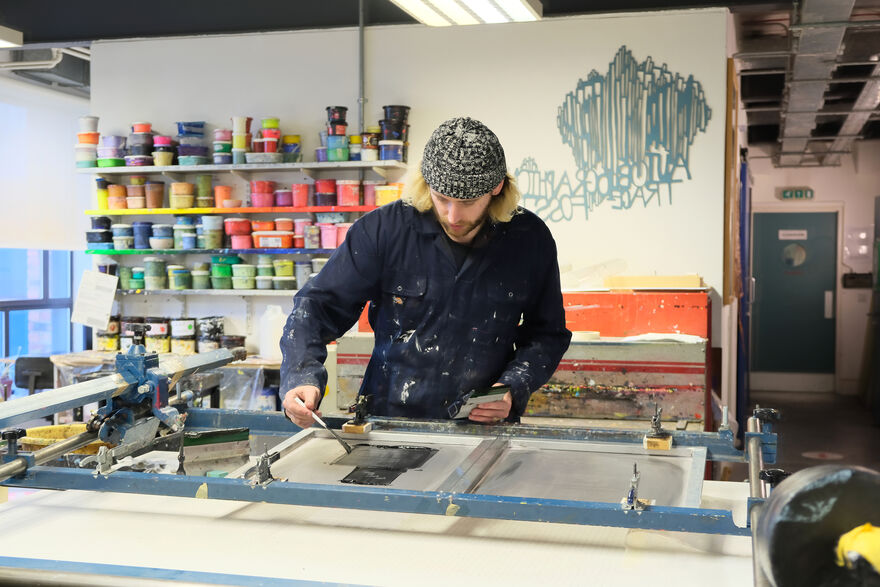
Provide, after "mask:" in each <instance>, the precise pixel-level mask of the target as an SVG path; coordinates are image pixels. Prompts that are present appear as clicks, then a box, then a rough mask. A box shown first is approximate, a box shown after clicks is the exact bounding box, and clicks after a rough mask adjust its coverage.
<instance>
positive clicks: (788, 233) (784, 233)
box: [779, 230, 807, 241]
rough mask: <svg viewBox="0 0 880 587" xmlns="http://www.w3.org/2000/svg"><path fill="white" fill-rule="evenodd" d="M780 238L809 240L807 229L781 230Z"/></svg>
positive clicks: (785, 239) (784, 239) (782, 239)
mask: <svg viewBox="0 0 880 587" xmlns="http://www.w3.org/2000/svg"><path fill="white" fill-rule="evenodd" d="M779 240H781V241H805V240H807V231H806V230H780V231H779Z"/></svg>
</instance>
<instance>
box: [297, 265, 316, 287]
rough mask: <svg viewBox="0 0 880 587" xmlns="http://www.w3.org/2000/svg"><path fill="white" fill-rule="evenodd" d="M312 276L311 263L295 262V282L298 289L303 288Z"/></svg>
mask: <svg viewBox="0 0 880 587" xmlns="http://www.w3.org/2000/svg"><path fill="white" fill-rule="evenodd" d="M311 275H312V263H311V262H310V261H297V262H296V282H297V283H298V284H299V286H300V287H302V286H304V285H305V284H306V282H307V281H308V280H309V277H310V276H311Z"/></svg>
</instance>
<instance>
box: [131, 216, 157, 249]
mask: <svg viewBox="0 0 880 587" xmlns="http://www.w3.org/2000/svg"><path fill="white" fill-rule="evenodd" d="M131 228H132V230H133V231H134V248H136V249H149V248H150V237H151V236H153V223H152V222H132V223H131Z"/></svg>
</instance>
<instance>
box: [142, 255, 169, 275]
mask: <svg viewBox="0 0 880 587" xmlns="http://www.w3.org/2000/svg"><path fill="white" fill-rule="evenodd" d="M166 274H167V270H166V265H165V259H162V258H161V257H144V277H164V276H165V275H166Z"/></svg>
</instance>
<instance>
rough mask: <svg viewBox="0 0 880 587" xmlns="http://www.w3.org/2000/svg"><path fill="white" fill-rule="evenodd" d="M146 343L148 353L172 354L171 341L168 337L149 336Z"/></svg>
mask: <svg viewBox="0 0 880 587" xmlns="http://www.w3.org/2000/svg"><path fill="white" fill-rule="evenodd" d="M145 342H146V345H145V346H146V349H147V352H148V353H170V352H171V339H170V338H168V337H167V336H148V337H146V341H145Z"/></svg>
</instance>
